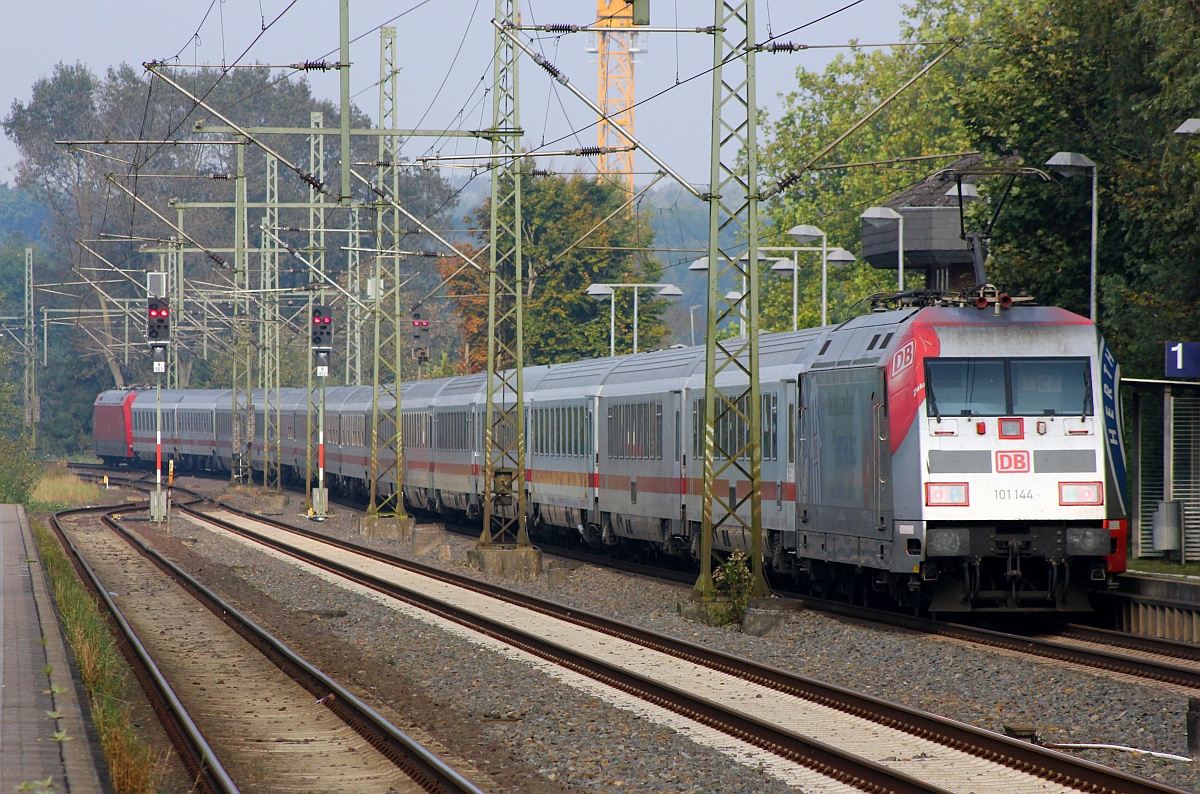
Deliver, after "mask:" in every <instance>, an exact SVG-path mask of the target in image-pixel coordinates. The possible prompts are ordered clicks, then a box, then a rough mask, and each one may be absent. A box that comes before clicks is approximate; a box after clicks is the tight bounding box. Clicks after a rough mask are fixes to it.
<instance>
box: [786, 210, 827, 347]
mask: <svg viewBox="0 0 1200 794" xmlns="http://www.w3.org/2000/svg"><path fill="white" fill-rule="evenodd" d="M788 237H791V238H792V239H793V240H795V241H796V242H797V243H799V244H800V245H805V244H807V243H811V242H813V241H814V240H816V239H817V238H818V237H820V238H821V325H828V321H827V320H828V318H827V317H826V306H827V305H828V297H827V296H828V294H829V269H828V265H827V262H826V257H827V256H829V250H828V249H829V240H828V238H827V237H826V236H825V232H823V231H821V230H820V229H818V228H817V227H816V226H813V225H811V224H807V223H806V224H802V225H800V226H793V227H792V228H790V229H788ZM797 256H798V255H797V254H796V253H795V252H793V253H792V330H793V331H795V330H796V323H797V320H796V299H797V295H796V293H797V287H796V282H797V281H798V279H797V277H796V265H797V262H796V257H797Z"/></svg>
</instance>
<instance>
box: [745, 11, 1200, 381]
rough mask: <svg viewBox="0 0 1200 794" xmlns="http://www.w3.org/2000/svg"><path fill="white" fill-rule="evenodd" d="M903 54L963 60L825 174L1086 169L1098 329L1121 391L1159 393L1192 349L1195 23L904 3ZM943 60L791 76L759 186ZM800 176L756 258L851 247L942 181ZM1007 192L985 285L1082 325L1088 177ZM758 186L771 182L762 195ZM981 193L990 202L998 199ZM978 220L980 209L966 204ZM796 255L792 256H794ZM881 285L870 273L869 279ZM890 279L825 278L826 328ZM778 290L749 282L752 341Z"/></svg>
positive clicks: (950, 62) (945, 67) (886, 54)
mask: <svg viewBox="0 0 1200 794" xmlns="http://www.w3.org/2000/svg"><path fill="white" fill-rule="evenodd" d="M908 16H909V19H910V21H911V24H910V26H909V27H908V29H907V31H906V33H905V37H906V38H907V39H909V40H912V41H933V42H936V41H945V40H946V39H947V38H948V37H951V36H953V37H959V38H961V39H962V40H963V43H962V45H961V46H960V47H959V48H958V49H957V51H955V52H954V53H953V54H952V55H951V56H949V57H948V58H947V59H945V60H944V61H942V62H941V63H939V64H938V65H937V66H935V67H934V68H933V69H932V70H931V71H930V72H929V73H928V74H927V75H926V76H925V77H923V78H922V79H921V80H920V81H919V82H918V83H917V84H916V85H914V86H913V87H912V88H911V89H909V91H908V92H907V93H905V94H904V95H903V96H902V97H901V98H900V99H899V100H897V102H895V103H893V104H892V105H891V106H890V107H888V108H887V109H885V110H883V111H882V112H881V113H880V114H879V115H877V116H876V117H875V118H874V119H873V120H872V121H871V122H869V123H868V124H866V125H865V126H864V127H863V128H862V129H861V130H859V131H858V132H856V133H855V134H854V135H852V136H851V137H849V138H848V139H847V140H846V141H845V142H843V143H842V144H841V145H840V146H839V147H838V148H837V149H835V150H834V152H833V153H831V154H830V155H828V156H827V157H826V158H825V159H824V160H823V161H822V162H823V163H833V162H838V161H841V162H847V161H866V160H878V159H885V158H895V157H912V156H919V155H930V154H937V153H943V152H946V153H948V152H957V151H969V150H980V151H982V152H983V153H984V155H985V157H986V158H987V162H989V163H992V164H996V163H998V162H999V161H1000V158H1005V161H1006V162H1009V163H1015V164H1021V165H1027V166H1034V167H1044V166H1043V164H1044V163H1045V162H1046V160H1048V159H1049V158H1050V157H1051V156H1052V155H1053V154H1054V153H1055V152H1058V151H1074V152H1080V153H1082V154H1085V155H1087V156H1088V157H1090V158H1092V159H1093V160H1094V161H1095V162H1097V163H1098V164H1099V192H1100V196H1099V210H1100V223H1099V245H1098V250H1099V283H1098V290H1097V294H1098V298H1099V306H1100V310H1099V323H1100V327H1101V330H1102V331H1103V332H1104V333H1105V335H1106V336H1107V337H1108V338H1109V340H1110V342H1111V343H1113V345H1114V347H1115V348H1116V350H1117V353H1118V357H1119V359H1120V360H1121V361H1122V366H1123V371H1124V373H1125V374H1126V375H1135V376H1143V377H1145V376H1161V374H1162V373H1161V366H1162V364H1161V360H1162V342H1163V341H1164V340H1166V339H1197V338H1200V307H1198V306H1197V302H1196V297H1195V296H1196V295H1197V294H1200V270H1197V269H1196V267H1195V262H1196V261H1197V260H1198V259H1200V224H1198V223H1197V221H1198V220H1200V218H1198V217H1197V204H1196V198H1195V197H1196V195H1197V193H1198V191H1197V188H1200V140H1196V139H1195V138H1194V137H1191V136H1178V135H1173V134H1172V130H1174V129H1175V127H1177V126H1178V125H1179V124H1180V123H1181V122H1182V121H1183V120H1185V119H1186V118H1188V117H1189V116H1194V115H1195V114H1196V112H1195V111H1196V97H1197V96H1198V95H1200V48H1198V47H1197V46H1196V43H1197V36H1198V33H1200V6H1197V5H1196V3H1194V2H1192V1H1191V0H1172V1H1171V2H1166V3H1164V2H1160V1H1158V0H1155V1H1153V2H1152V1H1151V0H1113V1H1112V2H1106V3H1101V4H1097V3H1094V2H1087V1H1086V0H1067V1H1066V2H1064V1H1063V0H1053V1H1052V0H1019V2H1002V1H1001V0H918V1H917V2H915V3H914V4H913V5H912V6H911V8H910V9H909V11H908ZM941 46H942V45H940V44H934V45H926V46H917V47H910V48H896V49H893V50H891V51H875V52H871V53H865V52H856V53H854V54H853V55H852V56H850V57H848V58H839V59H837V60H835V61H834V62H833V63H832V64H831V65H830V66H829V67H828V68H827V69H826V70H825V71H824V72H823V73H820V74H813V73H808V72H804V71H800V72H799V73H798V75H797V83H798V85H797V90H796V91H795V92H793V93H792V94H790V95H788V97H787V98H786V106H785V112H784V115H783V116H782V117H781V118H780V119H779V120H778V121H777V122H775V124H774V125H773V127H772V132H773V136H772V140H771V141H770V142H769V143H768V144H767V145H766V146H765V147H764V153H763V162H764V165H765V167H766V169H767V170H768V172H769V173H770V174H772V175H775V176H778V175H781V174H784V173H787V172H789V171H791V170H793V169H796V168H798V167H799V166H800V165H802V164H803V163H804V162H805V161H806V160H807V159H808V158H809V157H811V156H812V155H813V154H814V153H815V152H816V151H818V150H819V149H820V147H822V146H824V145H825V144H826V143H828V142H829V141H831V140H832V139H833V138H834V137H835V136H836V135H837V134H839V133H841V132H842V131H844V130H846V129H847V128H848V127H849V126H850V124H851V123H852V122H853V121H855V120H856V119H858V118H859V117H861V116H863V115H864V114H865V113H866V111H867V110H868V109H869V108H870V107H872V106H873V105H874V104H875V103H876V102H878V101H879V100H880V99H881V98H883V97H884V96H886V95H887V94H888V93H889V92H890V91H892V90H893V89H894V88H895V87H896V86H898V85H899V84H900V83H901V81H903V80H905V79H907V78H908V77H909V76H910V75H911V74H913V73H915V72H916V70H917V69H918V68H919V67H920V65H922V64H923V63H925V62H927V61H928V59H929V58H930V57H931V56H932V55H933V54H934V52H935V51H937V50H940V48H941ZM945 164H946V162H945V161H934V162H933V163H932V164H924V163H922V164H915V165H914V164H909V165H906V166H904V167H903V168H899V167H896V168H884V167H879V168H870V169H867V168H860V169H852V170H841V169H837V170H827V171H812V170H810V171H808V172H807V173H806V174H805V175H804V178H803V179H802V180H801V181H800V182H799V183H797V185H796V186H795V187H794V188H792V189H790V190H789V191H787V192H785V193H784V194H782V196H780V198H779V199H777V200H776V201H775V202H773V204H772V205H771V206H770V208H769V210H768V212H769V214H770V217H771V219H772V221H773V222H774V228H775V232H774V233H773V236H772V237H771V238H770V243H773V244H782V245H791V243H790V242H789V241H788V240H787V238H786V237H784V236H782V234H781V233H782V232H784V231H786V229H788V228H790V226H791V225H793V224H797V223H812V224H815V225H817V226H820V227H821V228H823V229H824V230H825V231H826V232H828V233H829V238H830V244H831V245H842V246H845V247H848V248H852V247H854V245H855V244H856V243H857V241H858V239H859V221H858V217H857V216H858V214H859V212H861V210H862V209H863V208H864V207H866V206H869V205H871V204H875V203H879V202H880V201H883V200H886V199H887V198H889V197H890V196H892V195H894V194H895V193H896V192H898V191H899V190H901V189H903V188H905V187H907V186H908V185H910V184H912V183H915V182H917V181H920V180H921V179H923V178H925V177H926V176H927V175H929V174H931V173H932V172H933V171H935V170H937V169H938V168H940V167H942V166H944V165H945ZM1054 176H1055V178H1056V180H1058V181H1056V182H1053V183H1046V182H1043V181H1039V180H1033V179H1019V180H1017V181H1016V183H1015V184H1014V186H1013V189H1012V193H1011V195H1010V196H1009V197H1008V199H1007V202H1006V204H1005V205H1004V208H1003V211H1002V213H1001V214H1000V216H999V220H998V222H997V224H996V227H995V229H994V232H993V236H992V240H991V246H990V253H991V256H990V260H989V263H988V274H989V278H990V279H991V280H992V281H996V282H1004V283H1007V285H1008V287H1009V288H1010V289H1011V290H1012V291H1015V292H1024V293H1027V294H1031V295H1033V296H1034V297H1035V298H1036V299H1037V301H1038V302H1039V303H1042V304H1049V305H1058V306H1062V307H1064V308H1067V309H1070V310H1072V311H1075V312H1077V313H1081V314H1085V315H1086V314H1087V311H1088V293H1089V275H1088V271H1089V260H1090V232H1091V192H1090V187H1091V185H1090V181H1091V180H1090V174H1085V175H1084V176H1083V177H1082V178H1076V179H1058V176H1057V175H1054ZM767 181H768V182H769V180H767ZM1005 181H1006V180H1003V179H1001V178H991V179H985V180H983V182H982V183H981V185H980V188H981V192H982V193H983V194H984V195H985V196H990V197H991V198H992V199H993V200H994V199H996V198H998V197H999V195H1000V193H1001V192H1002V191H1003V189H1004V187H1005V184H1004V183H1005ZM976 211H977V212H980V213H990V212H991V211H992V207H988V206H986V205H982V204H981V205H977V207H976ZM802 256H804V255H802ZM808 256H809V259H808V260H807V262H808V264H807V266H806V267H805V265H804V262H805V260H802V267H805V270H804V273H803V274H802V279H801V287H800V291H801V296H802V304H801V305H802V309H801V325H812V324H815V322H816V317H817V316H818V312H819V308H820V307H819V295H820V293H819V289H820V285H819V277H820V274H819V268H818V266H817V265H816V257H815V256H813V255H808ZM881 273H882V274H884V275H883V278H882V280H881V278H880V276H881ZM893 278H894V275H893V274H892V273H891V272H890V271H881V272H871V269H870V268H869V267H867V266H865V265H862V264H860V265H856V266H855V267H853V268H850V269H848V270H847V271H845V272H843V273H831V279H830V282H831V288H830V295H831V299H830V303H831V319H832V320H833V321H834V322H837V321H838V320H841V319H844V318H845V317H847V316H849V315H850V314H853V313H856V308H855V306H854V303H855V301H856V300H857V299H859V298H860V297H862V295H864V294H865V293H867V292H870V291H871V290H873V289H876V288H878V287H879V286H881V285H882V284H887V283H894V282H893V281H892V279H893ZM790 288H791V285H790V283H788V279H786V278H784V279H775V278H768V279H765V280H764V295H763V299H762V303H763V307H764V327H774V328H779V327H786V326H785V320H786V317H787V314H788V313H789V312H790V297H791V296H790Z"/></svg>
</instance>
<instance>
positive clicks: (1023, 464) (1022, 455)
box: [996, 450, 1029, 474]
mask: <svg viewBox="0 0 1200 794" xmlns="http://www.w3.org/2000/svg"><path fill="white" fill-rule="evenodd" d="M996 471H997V472H998V473H1007V474H1028V473H1029V453H1028V452H1027V451H1025V450H1013V451H1007V452H997V453H996Z"/></svg>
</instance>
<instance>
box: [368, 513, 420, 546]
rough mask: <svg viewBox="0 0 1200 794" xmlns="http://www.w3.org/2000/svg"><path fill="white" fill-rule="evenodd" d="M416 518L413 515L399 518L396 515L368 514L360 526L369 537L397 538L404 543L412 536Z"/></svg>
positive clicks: (381, 538) (396, 539)
mask: <svg viewBox="0 0 1200 794" xmlns="http://www.w3.org/2000/svg"><path fill="white" fill-rule="evenodd" d="M415 523H416V519H414V518H413V517H412V516H404V517H403V518H397V517H395V516H366V517H364V518H363V520H362V523H361V524H360V525H359V526H360V531H361V532H362V534H364V535H366V536H367V537H369V538H379V539H380V540H395V541H398V542H400V543H404V542H406V541H408V540H410V539H411V538H412V531H413V525H414V524H415Z"/></svg>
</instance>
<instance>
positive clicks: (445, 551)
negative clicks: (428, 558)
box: [436, 543, 454, 562]
mask: <svg viewBox="0 0 1200 794" xmlns="http://www.w3.org/2000/svg"><path fill="white" fill-rule="evenodd" d="M436 556H437V560H438V562H450V561H451V560H453V559H454V549H452V548H450V544H449V543H443V544H442V545H440V546H438V547H437V555H436Z"/></svg>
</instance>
